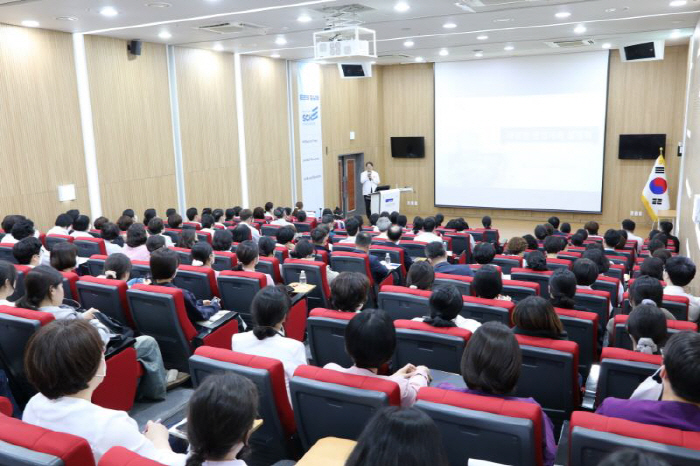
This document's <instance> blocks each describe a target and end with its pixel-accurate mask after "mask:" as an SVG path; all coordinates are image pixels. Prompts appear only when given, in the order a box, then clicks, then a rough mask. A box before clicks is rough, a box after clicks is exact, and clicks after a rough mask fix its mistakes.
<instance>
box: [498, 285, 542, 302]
mask: <svg viewBox="0 0 700 466" xmlns="http://www.w3.org/2000/svg"><path fill="white" fill-rule="evenodd" d="M501 294H504V295H506V296H509V297H510V298H511V299H512V300H513V302H514V303H516V304H517V303H518V301H521V300H523V299H525V298H527V297H529V296H539V295H540V284H539V283H535V282H528V281H520V280H503V291H501Z"/></svg>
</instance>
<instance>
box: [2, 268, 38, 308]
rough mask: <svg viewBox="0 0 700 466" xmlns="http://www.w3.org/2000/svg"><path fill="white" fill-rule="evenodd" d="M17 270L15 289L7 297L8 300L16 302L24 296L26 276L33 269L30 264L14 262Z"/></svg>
mask: <svg viewBox="0 0 700 466" xmlns="http://www.w3.org/2000/svg"><path fill="white" fill-rule="evenodd" d="M13 265H14V267H15V270H16V271H17V280H16V281H15V291H14V293H12V294H11V295H10V296H8V297H7V300H8V301H11V302H15V301H17V300H18V299H19V298H21V297H22V296H24V277H25V275H26V274H28V273H29V271H30V270H32V268H31V267H29V266H28V265H19V264H13Z"/></svg>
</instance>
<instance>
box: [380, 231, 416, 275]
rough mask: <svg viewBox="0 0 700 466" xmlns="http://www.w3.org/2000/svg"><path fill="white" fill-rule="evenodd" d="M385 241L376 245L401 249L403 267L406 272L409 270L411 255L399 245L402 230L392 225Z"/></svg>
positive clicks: (411, 260)
mask: <svg viewBox="0 0 700 466" xmlns="http://www.w3.org/2000/svg"><path fill="white" fill-rule="evenodd" d="M386 236H387V239H386V241H380V242H378V243H377V244H378V245H381V246H389V247H392V248H401V249H403V250H404V253H403V266H404V268H405V269H406V270H409V269H410V268H411V266H412V265H413V259H412V258H411V255H410V254H409V253H408V251H407V250H406V248H404V247H403V245H402V244H401V238H402V236H403V228H401V227H400V226H399V225H392V226H390V227H389V230H387V232H386Z"/></svg>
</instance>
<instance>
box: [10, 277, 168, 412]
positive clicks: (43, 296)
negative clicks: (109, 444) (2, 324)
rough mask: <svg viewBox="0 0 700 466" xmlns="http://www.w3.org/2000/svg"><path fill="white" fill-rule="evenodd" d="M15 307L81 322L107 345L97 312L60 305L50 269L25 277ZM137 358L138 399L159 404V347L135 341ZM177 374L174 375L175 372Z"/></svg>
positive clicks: (162, 381) (58, 285)
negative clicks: (139, 368)
mask: <svg viewBox="0 0 700 466" xmlns="http://www.w3.org/2000/svg"><path fill="white" fill-rule="evenodd" d="M16 305H17V307H21V308H24V309H32V310H35V311H42V312H48V313H50V314H52V315H53V316H54V318H55V319H56V320H84V321H87V322H89V323H90V325H92V326H93V327H94V328H95V329H96V330H97V331H98V333H99V337H100V338H101V339H102V345H104V346H107V345H108V344H109V341H110V338H111V336H112V335H114V334H113V333H112V331H110V329H108V328H107V327H106V326H105V325H104V324H103V323H102V322H101V321H100V320H99V316H98V314H99V310H98V309H94V308H91V309H88V310H87V311H85V312H82V313H81V312H79V311H78V310H77V309H75V308H73V307H71V306H68V305H67V304H64V303H63V276H62V275H61V274H60V273H58V272H57V271H56V270H54V269H53V268H51V267H46V266H43V265H42V266H39V267H36V268H35V269H34V270H32V271H31V272H29V273H28V274H27V275H26V276H25V277H24V296H22V297H21V298H20V299H19V300H17V302H16ZM134 348H135V349H136V357H137V359H138V360H139V361H141V362H143V369H144V375H143V376H141V382H140V383H139V387H138V396H139V398H148V399H152V400H162V399H164V398H165V389H166V373H165V369H164V367H163V359H162V358H161V355H160V349H159V348H158V343H156V340H155V339H154V338H153V337H150V336H146V335H142V336H139V337H136V344H135V346H134ZM176 372H177V371H176Z"/></svg>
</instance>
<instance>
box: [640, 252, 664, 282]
mask: <svg viewBox="0 0 700 466" xmlns="http://www.w3.org/2000/svg"><path fill="white" fill-rule="evenodd" d="M639 274H640V275H648V276H650V277H653V278H656V279H657V280H663V279H664V262H663V261H662V260H661V259H659V258H658V257H647V258H646V259H644V261H643V262H642V263H641V265H640V266H639Z"/></svg>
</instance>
